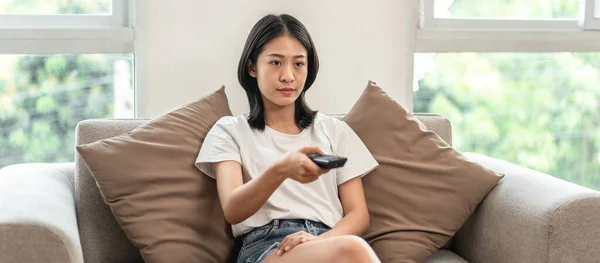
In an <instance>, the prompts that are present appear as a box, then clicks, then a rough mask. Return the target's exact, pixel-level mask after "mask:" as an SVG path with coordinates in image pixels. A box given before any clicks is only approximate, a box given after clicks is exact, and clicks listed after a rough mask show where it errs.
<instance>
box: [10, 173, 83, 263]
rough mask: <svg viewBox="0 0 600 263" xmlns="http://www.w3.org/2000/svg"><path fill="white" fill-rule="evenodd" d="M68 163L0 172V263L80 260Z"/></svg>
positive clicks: (79, 245) (71, 175)
mask: <svg viewBox="0 0 600 263" xmlns="http://www.w3.org/2000/svg"><path fill="white" fill-rule="evenodd" d="M73 171H74V164H73V163H57V164H18V165H11V166H7V167H4V168H2V169H0V262H57V263H58V262H61V263H63V262H83V256H82V253H81V244H80V242H79V232H78V231H77V218H76V214H75V213H76V212H75V201H74V197H73V196H74V194H73V192H74V191H73V173H74V172H73Z"/></svg>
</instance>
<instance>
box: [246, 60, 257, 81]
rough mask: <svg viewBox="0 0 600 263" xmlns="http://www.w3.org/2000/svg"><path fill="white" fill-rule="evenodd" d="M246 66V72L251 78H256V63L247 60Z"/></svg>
mask: <svg viewBox="0 0 600 263" xmlns="http://www.w3.org/2000/svg"><path fill="white" fill-rule="evenodd" d="M246 68H247V69H248V74H250V76H252V77H253V78H256V65H254V64H252V61H250V60H248V64H247V66H246Z"/></svg>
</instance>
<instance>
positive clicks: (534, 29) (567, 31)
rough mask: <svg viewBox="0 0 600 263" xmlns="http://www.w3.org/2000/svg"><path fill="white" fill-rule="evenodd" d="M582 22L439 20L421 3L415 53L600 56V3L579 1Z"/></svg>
mask: <svg viewBox="0 0 600 263" xmlns="http://www.w3.org/2000/svg"><path fill="white" fill-rule="evenodd" d="M579 1H580V2H579V4H580V11H581V10H585V12H584V11H581V12H580V16H579V19H578V20H568V19H546V20H543V19H539V20H520V19H504V20H498V19H479V18H477V19H463V18H456V19H455V18H435V17H434V0H421V1H420V6H419V9H420V17H419V23H418V28H417V32H416V37H415V52H418V53H421V52H424V53H430V52H600V45H598V44H595V43H599V42H600V18H595V15H594V12H595V9H596V6H597V5H600V0H579Z"/></svg>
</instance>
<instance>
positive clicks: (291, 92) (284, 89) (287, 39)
mask: <svg viewBox="0 0 600 263" xmlns="http://www.w3.org/2000/svg"><path fill="white" fill-rule="evenodd" d="M307 64H308V58H307V51H306V48H304V46H303V45H302V43H300V41H298V40H297V39H295V38H294V37H292V36H289V35H284V36H281V37H277V38H274V39H272V40H271V41H269V43H267V44H266V45H265V46H264V47H263V50H262V52H261V53H260V54H258V57H257V58H256V64H255V65H253V64H252V63H251V62H249V64H248V72H249V73H250V76H252V77H254V78H256V82H257V83H258V88H259V90H260V93H261V94H262V99H263V102H264V103H265V107H269V106H279V107H286V106H289V105H290V104H291V105H293V104H294V102H295V101H296V99H297V98H298V96H300V93H302V89H303V88H304V83H305V82H306V75H307V73H308V68H307Z"/></svg>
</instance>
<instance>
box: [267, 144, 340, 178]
mask: <svg viewBox="0 0 600 263" xmlns="http://www.w3.org/2000/svg"><path fill="white" fill-rule="evenodd" d="M311 153H316V154H320V155H325V154H327V153H326V152H325V151H323V150H322V149H321V148H319V147H317V146H307V147H304V148H302V149H300V150H298V151H295V152H289V153H287V154H286V155H284V157H283V158H282V159H280V160H279V161H278V162H277V167H278V169H277V170H278V173H279V174H281V175H283V176H284V177H285V178H290V179H292V180H294V181H297V182H299V183H303V184H307V183H310V182H314V181H316V180H317V179H319V176H321V175H322V174H324V173H327V172H329V169H323V168H321V167H319V166H317V165H316V164H315V163H314V162H313V161H312V160H311V159H310V158H308V155H309V154H311Z"/></svg>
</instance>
